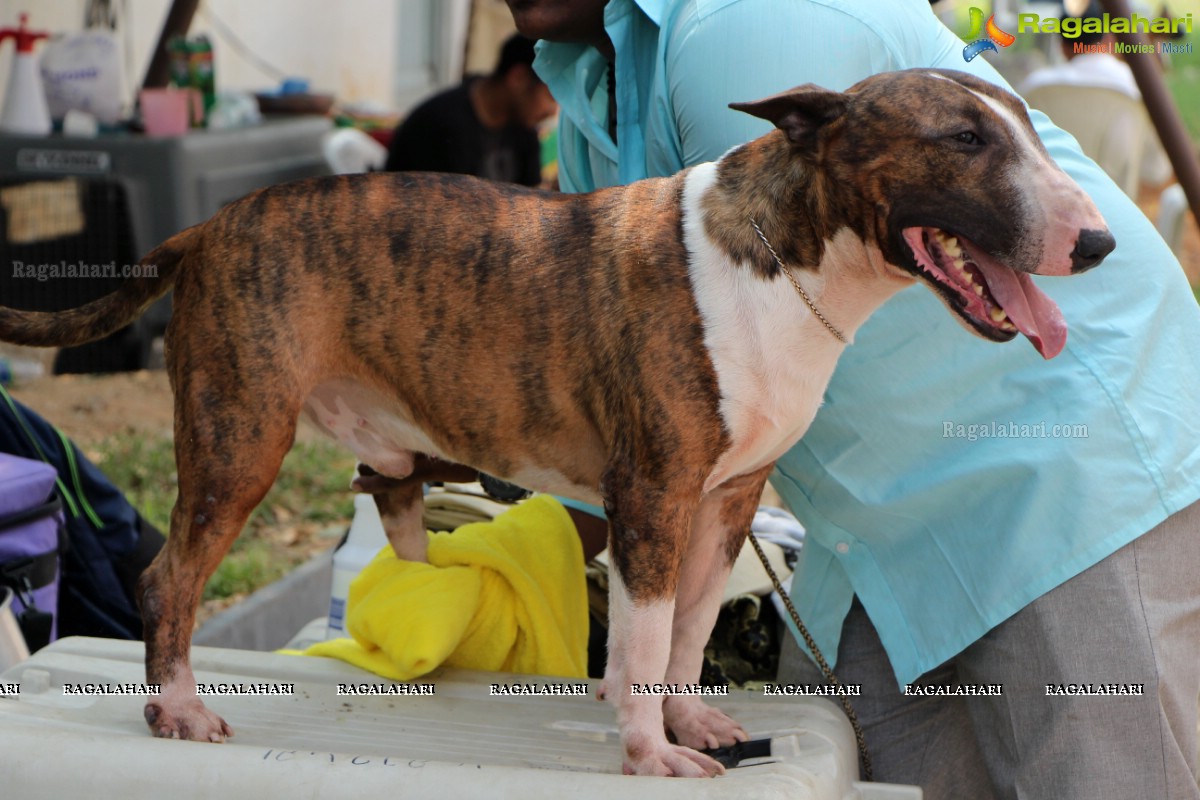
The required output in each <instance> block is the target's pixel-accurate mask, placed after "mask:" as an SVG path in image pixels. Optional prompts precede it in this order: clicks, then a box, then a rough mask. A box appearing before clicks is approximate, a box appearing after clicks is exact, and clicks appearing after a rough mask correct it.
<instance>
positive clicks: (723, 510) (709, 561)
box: [663, 465, 773, 749]
mask: <svg viewBox="0 0 1200 800" xmlns="http://www.w3.org/2000/svg"><path fill="white" fill-rule="evenodd" d="M772 466H773V465H770V466H767V467H764V468H763V469H760V470H758V471H757V472H753V473H749V474H747V475H741V476H739V477H736V478H733V479H731V480H729V481H727V482H726V483H724V484H722V485H721V486H719V487H717V488H716V489H714V490H713V491H711V492H709V493H708V495H706V496H705V497H704V499H703V500H701V501H700V507H699V508H698V509H697V511H696V516H695V517H694V518H693V520H692V535H691V537H690V538H689V540H688V547H687V550H686V551H685V553H684V557H683V562H682V565H681V572H680V577H679V588H678V589H677V590H676V592H675V619H674V623H673V625H672V630H671V660H670V663H669V665H668V666H667V683H694V682H696V681H697V680H699V678H700V671H701V668H702V667H703V664H704V646H705V644H707V642H708V638H709V636H711V635H712V630H713V626H714V625H715V624H716V622H717V614H718V613H719V612H720V609H721V598H722V595H723V593H724V590H725V584H726V583H727V582H728V580H729V572H730V570H731V569H733V563H734V561H736V560H737V557H738V553H740V552H741V548H742V542H744V541H745V539H746V532H747V531H749V530H750V523H751V522H752V521H753V520H754V512H755V511H756V510H757V509H758V503H759V500H760V498H761V497H762V491H763V485H764V484H765V483H766V481H767V476H768V475H770V473H771V469H772ZM663 717H664V719H665V721H666V723H667V727H668V728H670V729H671V732H672V733H674V734H675V740H676V741H678V742H679V743H680V744H683V745H687V746H688V747H695V748H700V749H702V748H715V747H727V746H729V745H731V744H733V743H734V742H738V741H742V742H744V741H746V740H747V739H748V738H749V737H748V736H747V735H746V731H745V730H743V729H742V726H741V725H739V724H738V723H737V722H735V721H734V720H732V719H730V718H729V717H728V716H727V715H726V714H725V713H724V712H723V711H721V710H719V709H716V708H713V707H711V706H709V705H707V704H706V703H705V702H704V701H703V700H701V699H700V698H699V697H696V696H695V695H677V696H673V697H668V698H667V699H666V702H665V703H664V704H663Z"/></svg>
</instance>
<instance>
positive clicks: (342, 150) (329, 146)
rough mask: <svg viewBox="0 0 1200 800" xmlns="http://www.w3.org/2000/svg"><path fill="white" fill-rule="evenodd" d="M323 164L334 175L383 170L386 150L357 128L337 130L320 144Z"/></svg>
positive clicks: (327, 135)
mask: <svg viewBox="0 0 1200 800" xmlns="http://www.w3.org/2000/svg"><path fill="white" fill-rule="evenodd" d="M321 153H322V155H324V156H325V163H327V164H328V165H329V169H330V170H332V171H333V172H334V174H336V175H345V174H347V173H352V172H370V171H372V170H378V169H383V165H384V163H385V162H386V161H387V148H386V147H384V146H383V145H381V144H380V143H379V142H377V141H375V140H374V139H372V138H371V137H370V136H368V135H367V134H365V133H363V132H362V131H360V130H358V129H357V128H338V129H337V130H334V131H330V132H329V133H327V134H325V140H324V141H323V142H322V143H321Z"/></svg>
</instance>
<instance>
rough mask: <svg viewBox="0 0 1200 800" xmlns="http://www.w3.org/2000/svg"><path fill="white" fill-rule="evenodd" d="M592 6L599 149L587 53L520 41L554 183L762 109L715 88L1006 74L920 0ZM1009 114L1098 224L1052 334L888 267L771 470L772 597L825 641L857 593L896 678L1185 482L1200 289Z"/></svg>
mask: <svg viewBox="0 0 1200 800" xmlns="http://www.w3.org/2000/svg"><path fill="white" fill-rule="evenodd" d="M605 19H606V24H607V27H608V31H609V34H610V37H611V39H612V41H613V44H614V47H615V49H616V53H617V58H616V65H617V74H616V91H617V101H618V107H619V113H618V122H619V125H618V140H619V142H620V145H621V147H620V155H619V158H618V154H617V149H616V148H615V147H614V146H613V144H612V142H611V141H610V140H609V138H608V136H607V133H606V122H605V120H606V117H605V113H604V110H605V108H606V103H607V94H606V92H607V82H606V81H605V80H604V77H605V76H604V71H605V69H606V64H605V61H604V60H603V58H601V56H600V55H599V54H598V53H597V52H596V51H595V50H592V49H589V48H585V47H583V46H574V45H563V44H551V43H542V44H541V45H540V46H539V55H538V61H537V63H536V65H535V66H536V68H537V70H538V72H539V73H540V74H541V75H542V77H543V78H544V79H545V80H546V82H547V83H548V84H549V86H550V88H551V91H552V92H553V93H554V95H555V97H556V98H557V99H558V101H559V102H560V103H561V105H562V111H563V117H562V120H561V122H560V128H559V142H560V153H559V178H560V181H561V183H562V186H563V188H564V189H565V190H567V191H588V190H591V189H595V188H600V187H603V186H608V185H612V184H619V183H628V182H630V181H634V180H638V179H640V178H645V177H650V176H659V175H669V174H673V173H675V172H677V171H679V170H680V169H681V168H683V167H684V166H688V165H691V164H695V163H699V162H703V161H711V160H713V159H715V158H718V157H719V156H720V155H721V154H722V153H724V152H725V151H726V150H727V149H728V148H730V147H731V146H733V145H735V144H738V143H741V142H744V141H746V140H748V139H751V138H753V137H755V136H758V135H761V134H762V133H765V132H766V130H767V126H766V123H763V122H762V121H760V120H757V119H754V118H751V117H749V116H747V115H745V114H739V113H738V112H735V111H732V110H729V109H728V108H727V107H726V106H727V104H728V103H730V102H732V101H744V100H754V99H757V98H760V97H765V96H767V95H770V94H774V93H776V92H779V91H781V90H784V89H788V88H791V87H792V86H796V85H798V84H801V83H806V82H813V83H817V84H820V85H823V86H826V87H828V88H832V89H838V90H841V89H845V88H847V87H849V86H850V85H852V84H854V83H856V82H857V81H859V80H861V79H862V78H865V77H867V76H868V75H870V74H873V73H876V72H880V71H885V70H893V69H905V68H909V67H947V68H953V69H960V70H965V71H968V72H972V73H974V74H976V75H978V76H980V77H983V78H985V79H987V80H990V81H993V82H995V83H999V84H1002V85H1005V84H1004V81H1003V80H1002V79H1001V78H1000V76H999V75H998V74H997V73H996V71H995V70H994V69H993V68H992V67H991V66H990V65H988V63H987V62H986V56H985V57H981V58H976V59H975V60H974V61H971V62H969V63H968V62H965V61H964V60H963V57H962V50H963V42H962V41H961V40H960V39H958V38H957V37H956V36H955V35H954V34H953V33H952V32H951V31H949V30H947V29H946V28H945V27H944V26H942V25H941V23H939V22H938V21H937V19H936V18H935V17H934V16H933V14H932V12H931V11H930V9H929V5H928V3H927V2H926V0H894V1H893V2H889V3H887V4H883V3H878V2H873V1H872V0H637V1H636V2H635V1H634V0H610V2H609V4H608V6H607V8H606V10H605ZM930 113H932V114H935V113H937V110H936V109H930ZM1032 116H1033V120H1034V125H1035V127H1036V128H1037V130H1038V132H1039V134H1040V135H1041V136H1042V139H1043V141H1044V142H1045V144H1046V146H1047V148H1048V149H1049V151H1050V153H1051V155H1052V156H1053V157H1054V158H1055V160H1056V161H1057V162H1058V163H1059V164H1060V165H1061V166H1062V167H1063V168H1064V169H1065V170H1066V171H1067V172H1068V173H1069V174H1070V175H1071V176H1072V177H1073V178H1075V180H1077V181H1078V182H1079V183H1080V184H1081V185H1082V186H1083V188H1084V189H1085V190H1087V192H1088V193H1089V194H1090V195H1091V196H1092V198H1093V199H1094V200H1095V201H1096V204H1097V205H1098V206H1099V208H1100V210H1101V212H1102V213H1103V214H1104V217H1105V219H1106V220H1107V222H1108V223H1109V226H1110V227H1111V229H1112V231H1113V233H1114V235H1115V236H1116V239H1117V245H1118V246H1117V250H1116V251H1115V252H1114V253H1113V254H1112V255H1110V256H1109V257H1108V259H1107V261H1105V263H1104V264H1103V265H1102V266H1101V267H1099V268H1097V269H1095V270H1093V271H1091V272H1089V273H1087V274H1086V275H1083V276H1078V277H1072V278H1064V279H1038V285H1039V286H1041V287H1042V288H1043V289H1044V290H1045V291H1046V292H1047V293H1048V294H1050V295H1051V296H1052V297H1053V298H1054V300H1055V301H1056V302H1057V303H1058V304H1059V306H1060V307H1061V308H1062V311H1063V314H1064V316H1065V317H1066V320H1067V324H1068V327H1069V336H1068V340H1067V346H1066V349H1065V350H1064V351H1063V353H1062V354H1061V355H1059V356H1058V357H1057V358H1055V359H1053V360H1051V361H1048V362H1047V361H1044V360H1043V359H1042V358H1041V357H1040V356H1039V355H1038V354H1037V353H1036V352H1035V351H1034V349H1033V348H1032V347H1031V346H1030V345H1029V344H1028V342H1027V341H1025V340H1024V339H1023V338H1018V339H1017V340H1015V341H1013V342H1011V343H1008V344H994V343H991V342H986V341H983V340H982V339H979V338H976V337H974V336H971V335H970V334H968V333H966V332H965V331H964V330H962V328H961V327H960V326H959V324H958V323H957V322H956V321H955V320H954V319H953V317H952V315H951V314H950V313H949V312H948V311H946V310H945V309H944V307H943V306H942V305H941V303H940V302H939V301H938V300H936V299H935V298H934V296H933V294H932V292H930V291H929V290H928V289H926V288H924V287H922V286H917V287H913V288H910V289H907V290H905V291H903V292H901V293H900V294H899V295H897V296H896V297H895V298H893V299H892V300H890V301H889V302H888V303H887V304H886V305H885V306H884V307H883V308H882V309H881V310H880V311H879V312H878V313H876V314H875V315H874V316H873V317H872V318H871V319H870V320H869V321H868V322H867V323H866V324H865V325H864V326H863V327H862V328H861V329H860V330H859V331H858V334H857V336H856V341H855V343H854V344H853V346H851V347H850V348H848V349H847V351H846V353H845V355H844V356H843V357H842V359H841V362H840V363H839V365H838V368H837V371H836V372H835V374H834V377H833V380H832V382H831V383H830V385H829V388H828V390H827V392H826V396H825V404H824V406H823V407H822V408H821V410H820V412H819V413H818V414H817V417H816V420H815V421H814V423H813V425H812V427H811V429H810V430H809V431H808V433H807V434H806V435H805V437H804V439H803V440H802V441H801V442H800V443H799V444H798V445H797V446H796V447H794V448H793V449H792V450H791V451H790V452H788V453H787V454H786V455H785V456H784V457H783V458H782V459H781V460H780V461H779V463H778V465H777V469H776V473H775V475H774V476H773V478H772V481H773V483H774V485H775V487H776V489H778V490H779V492H780V494H781V495H782V496H783V498H784V499H785V500H786V502H787V503H788V504H789V506H790V507H791V508H792V510H793V511H794V512H795V513H796V515H797V516H798V517H799V518H800V520H801V521H802V522H803V523H804V524H805V526H806V527H807V528H808V539H807V543H806V546H805V548H804V552H803V554H802V558H801V561H800V563H799V564H798V567H797V577H796V580H795V583H794V588H793V597H794V598H795V600H796V601H797V606H798V608H799V611H800V613H801V616H802V617H803V619H804V620H805V623H806V625H807V626H808V628H809V629H810V631H812V633H813V634H814V636H815V638H816V640H817V643H818V644H819V646H820V647H821V649H822V651H823V652H824V654H825V656H826V658H827V659H829V660H830V662H831V663H832V662H833V661H834V659H835V657H836V654H837V645H838V640H839V636H840V633H841V627H842V622H843V621H844V619H845V615H846V612H847V610H848V609H849V607H850V603H851V600H852V599H853V596H854V595H855V594H857V595H858V596H859V598H860V599H861V601H862V603H863V605H864V607H865V608H866V610H867V612H868V614H869V615H870V617H871V619H872V621H873V622H874V623H875V626H876V628H877V629H878V631H879V635H880V638H881V639H882V641H883V644H884V646H885V647H886V649H887V652H888V655H889V657H890V659H891V663H892V666H893V669H894V671H895V674H896V678H897V681H898V682H899V683H900V684H904V683H906V682H910V681H912V680H913V679H915V678H916V677H918V676H919V675H920V674H922V673H924V672H926V671H928V670H930V669H932V668H933V667H935V666H937V665H938V664H940V663H942V662H943V661H945V660H946V659H948V658H950V657H951V656H953V655H955V654H956V653H958V652H960V651H961V650H962V649H964V648H965V647H967V646H968V645H970V644H971V643H972V642H974V641H975V640H977V639H979V638H980V637H981V636H982V635H983V634H984V633H986V632H987V631H988V630H989V629H990V628H992V627H993V626H995V625H996V624H997V623H999V622H1002V621H1003V620H1004V619H1005V618H1007V617H1009V616H1010V615H1012V614H1013V613H1014V612H1016V611H1018V610H1019V609H1021V608H1022V607H1023V606H1025V605H1026V604H1028V603H1029V602H1030V601H1032V600H1034V599H1035V598H1037V597H1038V596H1040V595H1042V594H1044V593H1045V592H1046V591H1048V590H1050V589H1052V588H1054V587H1055V586H1057V585H1059V584H1061V583H1062V582H1063V581H1065V580H1067V579H1069V578H1071V577H1072V576H1074V575H1076V574H1078V573H1080V572H1081V571H1083V570H1085V569H1087V568H1088V567H1089V566H1091V565H1093V564H1095V563H1096V562H1097V561H1099V560H1101V559H1103V558H1105V557H1106V556H1108V555H1110V554H1111V553H1113V552H1114V551H1115V550H1117V549H1118V548H1120V547H1122V546H1123V545H1125V544H1127V543H1129V542H1130V541H1131V540H1133V539H1134V538H1136V537H1137V536H1139V535H1140V534H1142V533H1144V532H1145V531H1147V530H1149V529H1150V528H1152V527H1154V526H1155V525H1156V524H1158V523H1159V522H1161V521H1162V520H1163V519H1165V518H1166V517H1167V516H1168V515H1170V514H1172V513H1174V512H1176V511H1179V510H1180V509H1182V508H1184V507H1186V506H1188V505H1190V504H1191V503H1192V502H1194V501H1195V500H1196V499H1197V498H1198V497H1200V407H1198V405H1200V404H1198V403H1197V400H1196V398H1197V397H1200V359H1198V358H1197V355H1196V353H1197V349H1198V348H1200V310H1198V309H1197V307H1196V302H1195V300H1194V299H1193V297H1192V293H1191V291H1190V289H1189V287H1188V285H1187V282H1186V280H1185V278H1184V275H1183V271H1182V270H1181V269H1180V266H1179V263H1178V262H1177V261H1176V260H1175V258H1174V257H1173V256H1172V254H1171V252H1170V250H1169V249H1168V248H1167V246H1166V245H1165V244H1164V243H1163V241H1162V239H1161V238H1160V237H1159V236H1158V235H1157V233H1156V232H1155V231H1154V229H1153V227H1152V226H1151V224H1150V223H1149V222H1148V221H1147V220H1146V218H1145V217H1144V216H1143V215H1142V213H1141V212H1140V211H1139V210H1138V209H1137V207H1136V206H1134V205H1133V203H1132V202H1130V201H1129V200H1128V198H1126V196H1125V195H1124V194H1123V193H1122V192H1121V191H1120V190H1119V189H1118V188H1117V187H1116V186H1115V185H1114V184H1113V183H1112V182H1111V181H1110V180H1109V179H1108V178H1107V177H1106V176H1105V175H1104V173H1103V172H1102V171H1101V170H1100V169H1099V168H1098V167H1097V166H1096V165H1095V164H1093V163H1092V162H1091V161H1090V160H1088V159H1087V158H1085V157H1084V156H1083V155H1082V154H1081V153H1080V152H1079V150H1078V147H1077V145H1076V144H1075V142H1074V140H1073V139H1072V138H1071V137H1070V136H1069V135H1067V134H1066V133H1064V132H1062V131H1061V130H1059V129H1057V128H1055V127H1054V126H1053V125H1052V124H1050V122H1049V121H1048V120H1047V119H1046V117H1045V116H1043V115H1041V114H1040V113H1036V112H1035V113H1033V115H1032ZM973 425H974V426H986V428H985V429H984V432H985V433H989V434H991V433H994V434H997V435H996V436H984V437H979V436H978V434H979V432H980V429H979V428H970V427H968V426H973ZM959 426H962V427H961V428H960V427H959ZM1014 426H1015V427H1014ZM1022 426H1028V427H1026V428H1024V429H1022ZM1056 426H1060V427H1056ZM1061 426H1065V427H1061ZM1042 431H1044V432H1045V434H1046V435H1045V436H1041V435H1038V434H1040V432H1042ZM972 432H974V433H975V434H976V436H971V435H970V434H971V433H972ZM1056 432H1057V433H1059V434H1060V435H1058V436H1055V435H1054V434H1055V433H1056ZM1013 433H1016V434H1018V435H1017V436H1015V437H1014V436H1011V435H1003V436H1001V435H1000V434H1013ZM1022 433H1024V435H1021V434H1022ZM959 434H965V435H959ZM1061 434H1065V435H1061Z"/></svg>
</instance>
